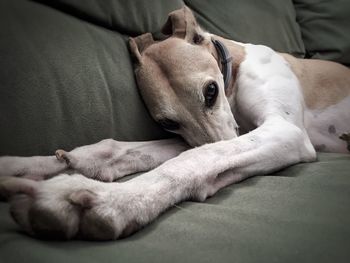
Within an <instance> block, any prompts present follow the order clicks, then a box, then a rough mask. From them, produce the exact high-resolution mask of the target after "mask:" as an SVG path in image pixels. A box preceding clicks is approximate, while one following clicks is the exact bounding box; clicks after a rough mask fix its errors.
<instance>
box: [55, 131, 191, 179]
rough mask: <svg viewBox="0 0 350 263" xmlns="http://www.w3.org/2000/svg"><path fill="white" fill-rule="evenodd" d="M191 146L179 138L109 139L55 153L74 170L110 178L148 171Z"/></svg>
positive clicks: (97, 177) (97, 176)
mask: <svg viewBox="0 0 350 263" xmlns="http://www.w3.org/2000/svg"><path fill="white" fill-rule="evenodd" d="M188 148H189V146H188V145H187V144H186V143H185V142H184V141H183V140H182V139H180V138H173V139H166V140H156V141H144V142H123V141H115V140H112V139H106V140H102V141H100V142H98V143H96V144H91V145H86V146H82V147H78V148H76V149H74V150H72V151H70V152H66V151H63V150H57V151H56V156H57V158H58V159H59V160H61V161H62V162H63V163H66V164H67V165H68V167H69V168H70V169H72V170H73V171H74V172H78V173H80V174H83V175H85V176H86V177H88V178H93V179H97V180H99V181H106V182H110V181H114V180H116V179H118V178H121V177H123V176H125V175H129V174H133V173H137V172H145V171H149V170H151V169H153V168H155V167H157V166H159V165H160V164H162V163H164V162H165V161H167V160H169V159H171V158H174V157H175V156H177V155H179V154H180V153H181V152H183V151H185V150H187V149H188Z"/></svg>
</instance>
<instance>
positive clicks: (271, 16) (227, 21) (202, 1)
mask: <svg viewBox="0 0 350 263" xmlns="http://www.w3.org/2000/svg"><path fill="white" fill-rule="evenodd" d="M185 2H186V4H187V5H188V6H189V7H190V8H191V9H193V10H194V11H195V13H196V14H197V17H198V20H199V22H200V23H201V24H202V25H203V26H204V28H206V29H208V31H209V32H212V33H215V34H219V35H222V36H225V37H227V38H230V39H233V40H236V41H240V42H248V43H252V44H264V45H267V46H269V47H271V48H273V49H275V50H277V51H280V52H287V53H291V54H293V55H295V56H298V57H303V56H304V54H305V49H304V44H303V41H302V38H301V32H300V28H299V25H298V23H297V22H296V15H295V10H294V6H293V3H292V0H284V1H280V0H264V1H261V0H218V1H211V0H185Z"/></svg>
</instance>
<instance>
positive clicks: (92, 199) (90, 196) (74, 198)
mask: <svg viewBox="0 0 350 263" xmlns="http://www.w3.org/2000/svg"><path fill="white" fill-rule="evenodd" d="M68 201H69V202H70V203H71V204H73V205H76V206H79V207H81V208H86V209H89V208H92V207H93V206H94V205H95V204H96V202H97V195H96V194H95V193H94V192H92V191H90V190H87V189H82V190H78V191H76V192H73V193H71V194H70V195H69V197H68Z"/></svg>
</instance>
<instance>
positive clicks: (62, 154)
mask: <svg viewBox="0 0 350 263" xmlns="http://www.w3.org/2000/svg"><path fill="white" fill-rule="evenodd" d="M55 155H56V158H57V160H59V161H60V162H66V163H67V165H70V164H71V160H70V158H69V153H67V152H66V151H65V150H61V149H59V150H57V151H56V152H55Z"/></svg>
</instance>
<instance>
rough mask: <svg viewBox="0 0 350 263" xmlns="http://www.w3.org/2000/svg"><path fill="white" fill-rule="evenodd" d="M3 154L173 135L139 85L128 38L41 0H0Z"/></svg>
mask: <svg viewBox="0 0 350 263" xmlns="http://www.w3.org/2000/svg"><path fill="white" fill-rule="evenodd" d="M0 17H1V21H2V23H0V39H1V41H0V52H1V59H0V68H1V70H0V79H1V89H0V112H1V114H0V123H1V129H0V145H1V147H0V155H38V154H42V155H47V154H53V153H54V151H55V150H56V149H57V148H63V149H67V150H70V149H72V148H74V147H76V146H79V145H86V144H90V143H93V142H96V141H99V140H101V139H104V138H110V137H112V138H116V139H119V140H150V139H155V138H164V137H167V136H168V135H167V133H165V132H164V131H163V130H161V129H160V128H159V127H158V126H157V125H156V124H155V123H154V122H153V120H152V119H151V117H150V116H149V114H148V112H147V110H146V108H145V107H144V104H143V102H142V100H141V98H140V96H139V95H138V91H137V88H136V84H135V80H134V75H133V68H132V62H131V60H130V56H129V52H128V47H127V38H126V37H124V36H122V35H121V34H119V33H117V32H115V31H110V30H107V29H104V28H100V27H97V26H95V25H93V24H90V23H85V22H82V21H81V20H79V19H77V18H75V17H72V16H70V15H67V14H64V13H62V12H59V11H57V10H55V9H52V8H49V7H46V6H44V5H42V4H38V3H35V2H29V1H22V0H15V1H13V0H4V1H1V2H0Z"/></svg>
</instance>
